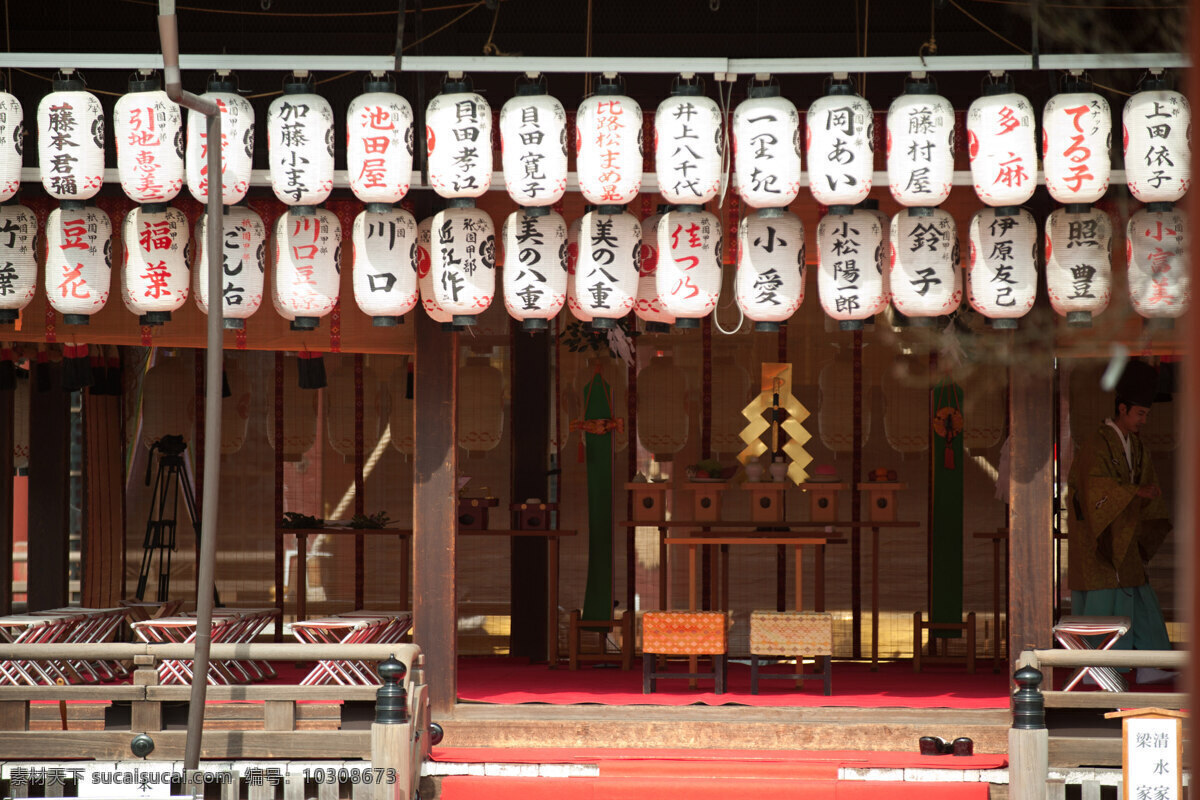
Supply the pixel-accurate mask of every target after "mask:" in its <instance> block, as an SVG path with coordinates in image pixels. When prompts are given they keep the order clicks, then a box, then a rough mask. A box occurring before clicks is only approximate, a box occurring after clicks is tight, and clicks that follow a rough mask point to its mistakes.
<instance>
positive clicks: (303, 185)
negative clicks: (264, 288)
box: [267, 79, 333, 301]
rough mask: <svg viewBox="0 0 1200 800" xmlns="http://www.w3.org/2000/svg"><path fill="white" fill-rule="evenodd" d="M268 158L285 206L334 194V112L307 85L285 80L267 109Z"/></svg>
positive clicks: (309, 203)
mask: <svg viewBox="0 0 1200 800" xmlns="http://www.w3.org/2000/svg"><path fill="white" fill-rule="evenodd" d="M267 159H268V161H269V162H270V165H271V188H272V189H274V190H275V196H276V197H278V198H279V200H280V201H281V202H283V203H286V204H287V205H289V206H315V205H317V204H318V203H322V202H324V201H325V198H327V197H329V193H330V192H331V191H333V108H332V107H331V106H330V105H329V101H328V100H326V99H325V98H324V97H321V96H320V95H319V94H314V93H313V92H312V91H311V89H310V86H309V84H308V83H305V82H303V81H299V80H296V79H293V80H289V81H287V82H286V83H284V84H283V94H282V95H280V96H279V97H276V98H275V99H274V100H273V101H271V105H270V106H269V107H268V108H267ZM284 295H285V298H284V299H285V301H286V293H284Z"/></svg>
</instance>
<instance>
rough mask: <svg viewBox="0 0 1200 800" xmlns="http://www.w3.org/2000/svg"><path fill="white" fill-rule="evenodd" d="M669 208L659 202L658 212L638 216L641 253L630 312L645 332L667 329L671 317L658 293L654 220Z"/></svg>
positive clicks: (656, 228)
mask: <svg viewBox="0 0 1200 800" xmlns="http://www.w3.org/2000/svg"><path fill="white" fill-rule="evenodd" d="M670 209H671V207H670V206H668V205H660V206H659V207H658V213H656V214H651V215H650V216H648V217H646V218H645V219H644V220H642V253H641V259H640V261H639V263H638V288H637V298H635V299H634V302H633V313H634V314H635V315H636V316H637V318H638V319H640V320H642V321H643V322H645V323H646V333H669V332H670V330H671V323H673V322H674V321H675V317H674V316H672V315H671V314H668V313H667V310H666V309H665V308H663V304H662V298H660V297H659V296H658V223H659V220H661V219H662V216H663V214H665V213H667V212H668V211H669V210H670Z"/></svg>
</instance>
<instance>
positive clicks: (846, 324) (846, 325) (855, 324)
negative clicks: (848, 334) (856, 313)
mask: <svg viewBox="0 0 1200 800" xmlns="http://www.w3.org/2000/svg"><path fill="white" fill-rule="evenodd" d="M862 329H863V322H862V320H861V319H839V320H838V330H840V331H861V330H862Z"/></svg>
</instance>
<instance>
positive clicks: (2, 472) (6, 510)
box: [0, 392, 17, 615]
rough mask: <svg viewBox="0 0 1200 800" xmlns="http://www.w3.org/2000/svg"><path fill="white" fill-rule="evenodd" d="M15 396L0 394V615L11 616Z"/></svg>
mask: <svg viewBox="0 0 1200 800" xmlns="http://www.w3.org/2000/svg"><path fill="white" fill-rule="evenodd" d="M16 398H17V392H0V615H6V614H11V613H12V574H13V568H12V564H13V503H14V499H13V438H14V433H15V432H14V431H13V419H14V411H15V409H16Z"/></svg>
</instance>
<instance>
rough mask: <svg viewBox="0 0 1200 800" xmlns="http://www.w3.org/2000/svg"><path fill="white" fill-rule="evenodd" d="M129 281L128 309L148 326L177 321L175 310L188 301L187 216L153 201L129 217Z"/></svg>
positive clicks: (125, 236) (125, 284)
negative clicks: (173, 314)
mask: <svg viewBox="0 0 1200 800" xmlns="http://www.w3.org/2000/svg"><path fill="white" fill-rule="evenodd" d="M122 232H123V236H122V238H123V239H124V240H125V267H124V276H125V279H124V281H123V287H124V294H123V295H122V298H123V299H124V301H125V307H126V308H128V309H129V310H130V311H131V312H132V313H134V314H137V315H138V316H139V318H140V319H139V322H140V324H142V325H161V324H163V323H164V322H170V321H171V312H172V311H175V310H176V309H178V308H180V307H181V306H182V305H183V304H184V303H185V302H187V298H188V292H189V290H190V284H191V278H192V274H191V270H189V269H188V262H187V245H188V236H189V233H190V231H189V228H188V221H187V217H185V216H184V214H183V212H182V211H180V210H179V209H177V208H172V207H170V206H168V205H166V204H162V205H159V204H151V203H147V204H145V205H143V206H140V207H138V208H135V209H133V210H132V211H130V212H129V214H128V215H126V217H125V225H124V227H123V229H122Z"/></svg>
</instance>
